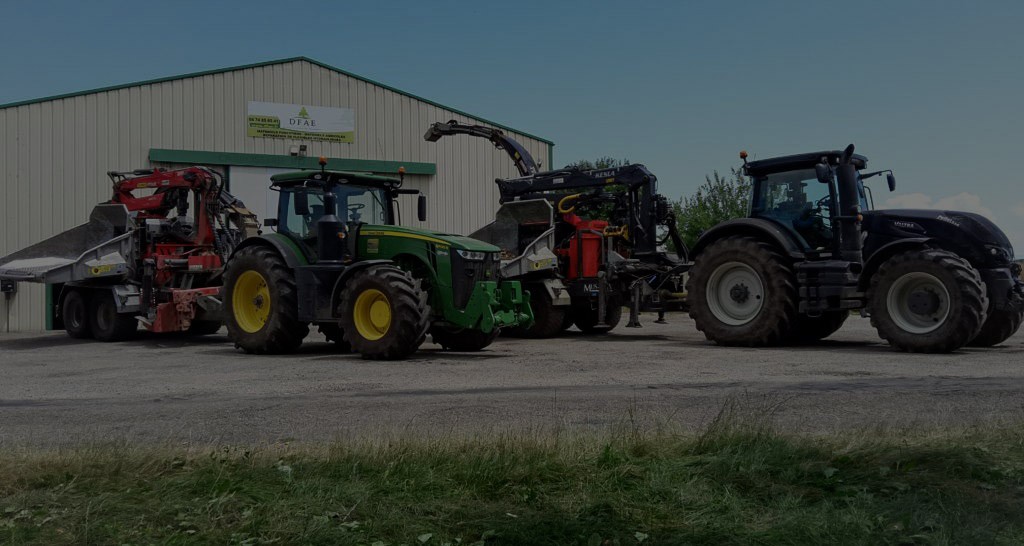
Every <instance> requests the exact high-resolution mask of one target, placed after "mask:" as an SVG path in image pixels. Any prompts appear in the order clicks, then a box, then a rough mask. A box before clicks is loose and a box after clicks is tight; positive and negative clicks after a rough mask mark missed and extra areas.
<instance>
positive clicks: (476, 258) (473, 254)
mask: <svg viewBox="0 0 1024 546" xmlns="http://www.w3.org/2000/svg"><path fill="white" fill-rule="evenodd" d="M456 252H458V253H459V256H462V257H463V258H465V259H467V260H469V261H472V262H482V261H484V259H485V258H487V253H486V252H477V251H476V250H456Z"/></svg>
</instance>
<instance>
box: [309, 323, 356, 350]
mask: <svg viewBox="0 0 1024 546" xmlns="http://www.w3.org/2000/svg"><path fill="white" fill-rule="evenodd" d="M317 329H318V330H320V333H321V334H323V335H324V337H325V338H327V341H328V342H329V343H334V345H335V347H337V348H338V350H339V351H340V352H343V353H351V352H352V346H351V345H349V344H348V342H347V341H345V336H344V335H343V334H342V332H341V326H338V325H337V324H327V323H324V324H319V325H318V326H317Z"/></svg>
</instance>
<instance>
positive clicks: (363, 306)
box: [352, 288, 391, 341]
mask: <svg viewBox="0 0 1024 546" xmlns="http://www.w3.org/2000/svg"><path fill="white" fill-rule="evenodd" d="M352 318H353V319H355V320H354V322H355V323H356V331H357V332H359V335H361V336H363V338H364V339H368V340H370V341H376V340H378V339H380V338H382V337H384V335H385V334H387V333H388V328H390V327H391V302H389V301H388V298H387V296H385V295H384V293H383V292H381V291H380V290H377V289H376V288H371V289H369V290H364V291H363V292H362V293H361V294H359V297H357V298H356V304H355V308H354V309H352Z"/></svg>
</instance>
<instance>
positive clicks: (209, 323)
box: [186, 320, 223, 336]
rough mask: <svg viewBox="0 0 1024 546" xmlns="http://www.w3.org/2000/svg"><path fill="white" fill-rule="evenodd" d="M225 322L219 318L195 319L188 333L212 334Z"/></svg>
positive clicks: (193, 334) (196, 334)
mask: <svg viewBox="0 0 1024 546" xmlns="http://www.w3.org/2000/svg"><path fill="white" fill-rule="evenodd" d="M221 326H223V324H222V323H221V322H220V321H219V320H193V321H192V324H189V325H188V330H187V331H186V333H187V334H188V335H190V336H212V335H213V334H216V333H217V332H219V331H220V327H221Z"/></svg>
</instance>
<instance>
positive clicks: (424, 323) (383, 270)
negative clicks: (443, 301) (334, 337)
mask: <svg viewBox="0 0 1024 546" xmlns="http://www.w3.org/2000/svg"><path fill="white" fill-rule="evenodd" d="M338 314H339V317H340V320H339V324H340V325H341V331H342V333H343V335H344V339H345V341H347V342H348V343H349V345H351V346H352V350H353V351H355V352H357V353H359V354H360V355H362V357H363V358H366V359H370V360H399V359H403V358H406V357H408V356H409V355H411V354H413V353H414V352H416V349H418V348H419V346H420V344H422V343H423V340H424V339H425V338H426V334H427V328H428V327H429V326H430V306H429V305H428V304H427V293H426V292H425V291H424V290H423V289H422V285H421V282H420V281H418V280H416V279H414V278H413V276H412V275H411V274H409V273H408V272H406V271H403V270H401V269H399V268H397V267H395V266H391V265H378V266H372V267H368V268H366V269H363V270H361V271H357V272H356V273H355V274H354V275H352V278H350V279H349V280H348V281H347V282H346V285H345V289H344V290H343V291H342V294H341V303H340V305H339V308H338Z"/></svg>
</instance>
